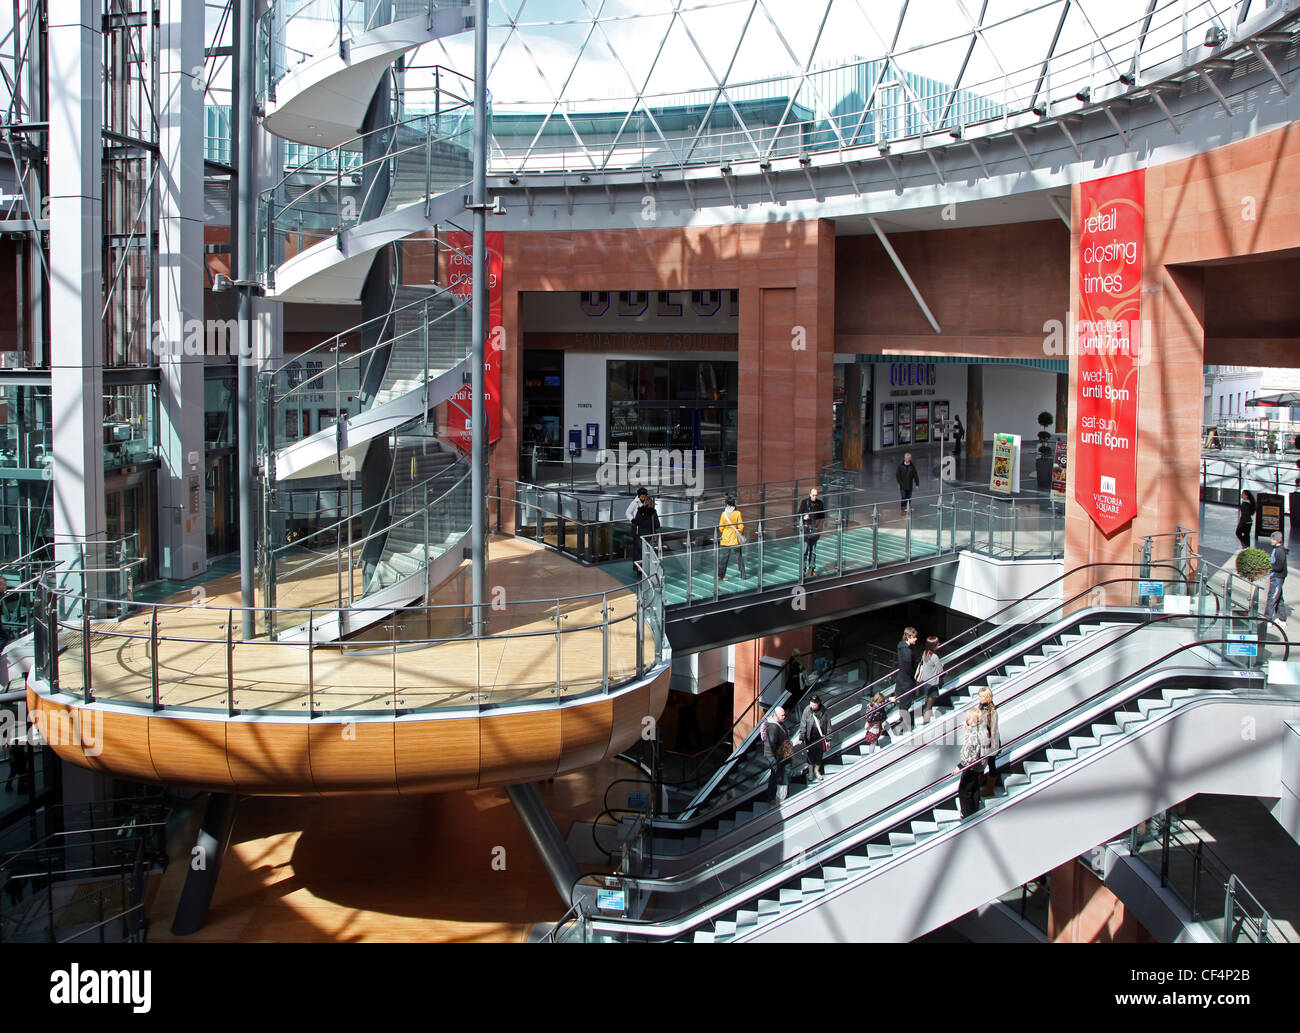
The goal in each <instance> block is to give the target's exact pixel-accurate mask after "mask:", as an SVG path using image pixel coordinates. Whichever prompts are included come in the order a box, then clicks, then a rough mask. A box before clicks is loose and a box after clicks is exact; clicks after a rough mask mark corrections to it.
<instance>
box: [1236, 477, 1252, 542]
mask: <svg viewBox="0 0 1300 1033" xmlns="http://www.w3.org/2000/svg"><path fill="white" fill-rule="evenodd" d="M1254 522H1255V496H1254V495H1252V494H1251V493H1250V492H1248V491H1243V492H1242V493H1241V499H1240V500H1239V501H1238V502H1237V541H1239V542H1241V547H1242V548H1243V549H1249V548H1250V541H1251V538H1252V534H1251V524H1253V523H1254Z"/></svg>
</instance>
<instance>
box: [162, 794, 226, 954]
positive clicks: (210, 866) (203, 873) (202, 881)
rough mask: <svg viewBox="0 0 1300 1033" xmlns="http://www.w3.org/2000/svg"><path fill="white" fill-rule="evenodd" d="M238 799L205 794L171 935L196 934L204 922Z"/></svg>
mask: <svg viewBox="0 0 1300 1033" xmlns="http://www.w3.org/2000/svg"><path fill="white" fill-rule="evenodd" d="M237 802H238V800H237V798H236V797H235V796H234V795H233V794H232V793H212V794H210V795H209V796H208V803H207V806H206V807H205V808H204V810H203V820H202V822H201V823H200V824H199V834H198V837H197V838H196V839H195V842H194V849H193V851H191V853H190V856H189V859H188V862H187V863H188V864H189V871H188V872H186V874H185V885H184V886H183V887H181V899H180V902H179V903H178V904H177V905H176V916H175V917H174V918H173V919H172V935H173V936H189V935H190V934H191V933H197V932H198V931H199V930H200V929H202V928H203V926H204V925H205V924H206V923H207V920H208V908H209V906H211V904H212V892H213V890H215V889H216V888H217V876H218V875H220V874H221V858H222V857H223V856H224V855H225V852H226V846H227V844H228V843H229V842H230V832H231V830H232V829H233V828H234V827H235V807H236V804H237Z"/></svg>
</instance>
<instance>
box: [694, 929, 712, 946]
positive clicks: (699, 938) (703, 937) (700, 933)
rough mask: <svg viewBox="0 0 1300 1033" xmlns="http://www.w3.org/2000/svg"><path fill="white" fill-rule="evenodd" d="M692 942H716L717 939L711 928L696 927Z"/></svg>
mask: <svg viewBox="0 0 1300 1033" xmlns="http://www.w3.org/2000/svg"><path fill="white" fill-rule="evenodd" d="M692 942H693V943H716V942H717V941H716V940H715V939H714V938H713V933H711V932H709V930H707V929H696V930H695V935H694V937H692Z"/></svg>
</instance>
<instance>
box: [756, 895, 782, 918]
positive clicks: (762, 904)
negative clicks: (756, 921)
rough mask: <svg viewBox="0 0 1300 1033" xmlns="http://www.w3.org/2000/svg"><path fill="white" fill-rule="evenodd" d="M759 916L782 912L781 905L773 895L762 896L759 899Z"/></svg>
mask: <svg viewBox="0 0 1300 1033" xmlns="http://www.w3.org/2000/svg"><path fill="white" fill-rule="evenodd" d="M758 913H759V916H760V917H762V916H766V915H776V914H780V913H781V905H780V903H778V902H777V901H775V900H773V899H772V898H771V897H760V898H759V899H758Z"/></svg>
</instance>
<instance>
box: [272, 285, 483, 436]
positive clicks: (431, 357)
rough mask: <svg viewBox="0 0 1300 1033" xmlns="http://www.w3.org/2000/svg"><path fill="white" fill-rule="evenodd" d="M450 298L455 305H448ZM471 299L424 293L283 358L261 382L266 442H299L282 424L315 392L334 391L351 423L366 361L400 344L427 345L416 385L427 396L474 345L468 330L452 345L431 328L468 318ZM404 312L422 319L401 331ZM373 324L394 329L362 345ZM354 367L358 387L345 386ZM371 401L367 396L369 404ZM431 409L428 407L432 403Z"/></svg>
mask: <svg viewBox="0 0 1300 1033" xmlns="http://www.w3.org/2000/svg"><path fill="white" fill-rule="evenodd" d="M449 301H450V306H449V307H448V302H449ZM468 305H469V302H468V301H467V300H466V299H464V298H459V297H457V296H456V295H455V294H453V293H451V292H450V291H448V290H446V289H443V290H439V291H437V292H436V293H435V294H433V295H431V296H430V297H428V298H421V299H419V300H418V301H413V302H410V303H409V304H406V305H402V306H401V307H400V308H396V309H393V310H391V311H389V312H385V313H384V314H383V315H381V316H375V317H374V318H373V319H368V320H366V321H365V322H363V323H359V324H357V325H356V326H354V327H351V328H350V329H348V330H344V331H343V332H342V333H338V334H335V335H334V336H333V337H331V338H328V339H327V340H325V341H322V342H321V343H320V344H318V345H315V346H314V347H312V348H310V349H308V350H307V351H305V352H302V353H301V354H300V355H297V356H295V358H294V359H293V361H291V362H287V363H285V364H283V365H282V366H280V367H279V368H278V369H276V370H271V371H267V372H264V373H262V374H261V375H260V382H259V403H260V405H261V406H262V411H263V413H265V419H264V421H263V423H264V426H263V428H262V435H263V440H262V446H263V448H264V449H266V450H268V451H270V452H271V453H274V452H275V451H277V450H279V449H281V448H284V447H286V446H288V445H291V444H293V441H288V440H286V439H285V438H284V435H283V432H282V431H281V430H280V428H281V427H283V426H284V417H285V415H286V414H287V413H288V412H290V411H297V412H301V411H302V410H303V408H304V406H305V400H306V398H307V396H309V395H325V396H330V395H332V396H333V397H334V406H335V408H334V411H335V412H336V413H337V414H338V421H339V423H346V422H347V420H348V419H349V418H350V417H349V415H348V413H347V411H346V406H345V404H344V398H345V396H346V395H356V394H359V393H360V387H361V383H360V379H361V374H362V372H363V368H364V366H363V364H364V363H365V362H366V361H367V360H369V358H370V357H371V356H373V355H375V354H376V353H378V352H379V351H381V350H382V349H386V348H392V349H394V350H396V349H397V348H398V347H400V346H402V345H403V344H406V345H407V346H417V347H418V348H420V349H422V352H423V355H424V368H423V372H422V373H421V374H420V375H419V376H418V378H416V383H415V384H414V385H413V386H412V387H411V390H412V391H416V390H420V391H423V392H425V395H426V397H427V395H428V393H429V389H430V385H431V384H432V383H433V382H434V381H435V380H436V379H437V377H438V376H441V375H442V374H443V373H444V372H445V371H446V370H447V369H450V368H452V367H454V366H455V365H456V364H457V363H458V362H460V361H463V360H464V359H465V358H466V357H468V355H469V354H470V351H471V344H470V341H469V335H468V333H466V334H465V335H464V340H463V342H462V343H461V344H459V345H456V346H455V347H453V348H451V349H448V348H447V347H445V346H439V345H437V344H434V343H433V342H431V340H430V333H431V328H434V327H440V326H441V325H442V324H444V321H449V322H451V323H454V322H455V321H456V320H463V318H464V313H465V312H467V311H468ZM398 315H404V316H411V317H418V318H419V320H420V322H419V325H417V326H416V327H414V328H412V329H410V330H406V331H403V332H402V333H400V334H397V333H393V332H392V331H391V330H389V325H390V324H391V322H392V321H394V320H395V318H396V317H397V316H398ZM371 328H377V329H384V330H387V331H388V332H387V333H386V334H384V335H383V336H382V338H381V339H380V340H379V341H377V342H376V343H375V344H372V345H369V346H368V347H367V346H362V344H361V341H360V335H361V334H362V333H363V332H365V331H366V330H368V329H371ZM458 336H459V335H458ZM354 345H355V346H356V347H355V350H351V349H352V346H354ZM390 361H391V360H390ZM312 362H319V363H320V365H321V368H320V369H319V370H316V371H315V372H308V370H309V368H310V367H308V366H306V365H305V364H306V363H312ZM431 363H432V364H433V368H432V369H431V368H430V364H431ZM353 373H355V374H356V380H357V386H356V387H355V388H353V387H347V388H345V387H344V386H343V382H344V376H345V374H347V375H348V376H349V378H350V377H351V374H353ZM458 386H459V385H458ZM404 393H409V392H404ZM369 404H371V403H370V402H367V405H369ZM425 411H426V412H427V411H428V405H427V404H426V406H425ZM352 415H353V416H355V415H358V414H352ZM301 423H302V420H301V416H299V426H301ZM305 436H307V435H303V437H305ZM340 447H342V443H341V442H340Z"/></svg>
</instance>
